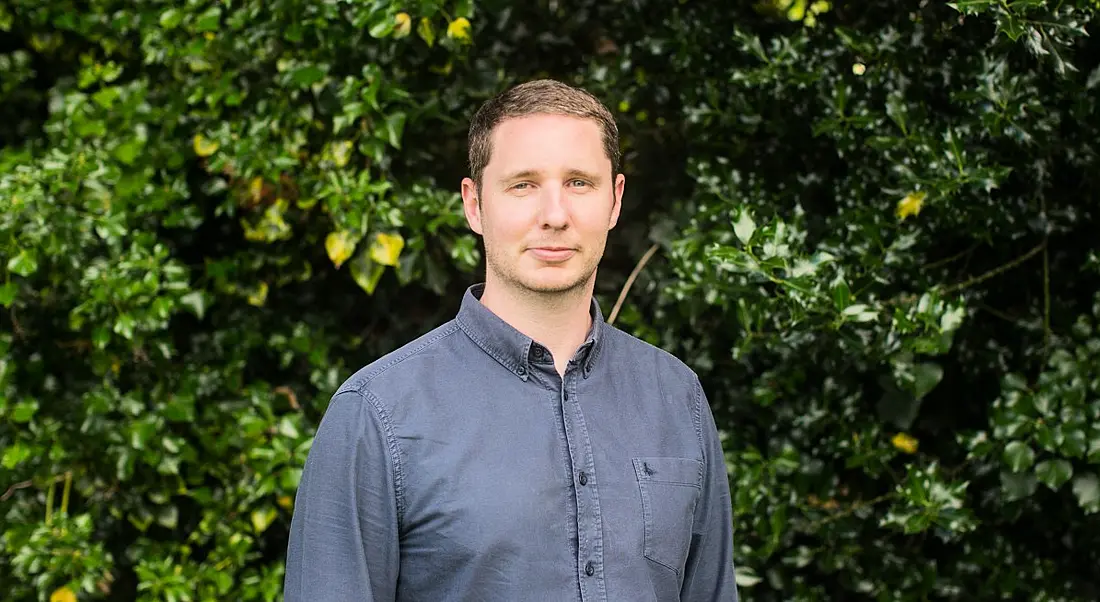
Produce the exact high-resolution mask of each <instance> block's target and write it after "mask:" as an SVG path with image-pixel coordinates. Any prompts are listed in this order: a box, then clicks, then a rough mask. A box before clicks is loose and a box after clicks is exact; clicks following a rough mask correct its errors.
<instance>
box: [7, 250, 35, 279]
mask: <svg viewBox="0 0 1100 602" xmlns="http://www.w3.org/2000/svg"><path fill="white" fill-rule="evenodd" d="M8 270H9V271H11V272H12V273H14V274H19V275H20V276H23V277H26V276H30V275H31V274H33V273H35V272H36V271H38V257H37V256H36V255H35V252H34V251H32V250H29V249H23V250H22V251H19V254H18V255H16V256H15V257H12V258H11V259H9V260H8Z"/></svg>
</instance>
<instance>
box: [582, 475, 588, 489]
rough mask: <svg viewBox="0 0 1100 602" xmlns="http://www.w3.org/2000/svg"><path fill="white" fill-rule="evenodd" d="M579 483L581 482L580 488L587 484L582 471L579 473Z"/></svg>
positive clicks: (585, 476)
mask: <svg viewBox="0 0 1100 602" xmlns="http://www.w3.org/2000/svg"><path fill="white" fill-rule="evenodd" d="M580 481H581V487H584V486H585V485H587V484H588V475H587V474H585V472H584V471H581V476H580Z"/></svg>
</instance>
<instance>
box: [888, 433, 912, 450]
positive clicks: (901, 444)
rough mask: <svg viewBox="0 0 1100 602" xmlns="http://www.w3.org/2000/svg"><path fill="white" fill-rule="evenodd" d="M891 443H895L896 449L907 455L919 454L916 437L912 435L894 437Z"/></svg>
mask: <svg viewBox="0 0 1100 602" xmlns="http://www.w3.org/2000/svg"><path fill="white" fill-rule="evenodd" d="M890 442H891V443H893V444H894V447H896V448H898V450H900V451H903V452H905V453H907V454H915V453H917V446H918V442H917V440H916V439H915V438H914V437H912V436H910V435H907V434H905V433H898V434H896V435H894V438H893V439H891V440H890Z"/></svg>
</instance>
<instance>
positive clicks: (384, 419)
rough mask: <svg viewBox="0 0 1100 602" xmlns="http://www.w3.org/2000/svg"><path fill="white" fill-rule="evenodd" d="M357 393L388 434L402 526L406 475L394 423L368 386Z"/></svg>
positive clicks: (394, 484)
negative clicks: (403, 470)
mask: <svg viewBox="0 0 1100 602" xmlns="http://www.w3.org/2000/svg"><path fill="white" fill-rule="evenodd" d="M356 393H359V395H360V396H361V397H362V398H363V399H364V400H365V401H366V402H367V403H369V404H370V406H371V407H372V408H373V409H374V413H375V414H376V415H377V417H378V422H379V424H381V425H382V430H383V431H384V432H385V434H386V448H387V449H388V450H389V456H390V465H391V466H392V467H393V489H394V497H395V499H396V505H397V524H398V526H400V525H401V524H403V523H404V519H405V479H404V473H403V472H402V470H401V449H400V447H399V446H398V443H397V435H396V434H395V433H394V430H393V422H392V421H391V420H390V416H389V414H388V413H387V412H386V410H385V408H384V407H383V405H382V400H381V399H379V398H378V396H377V395H375V394H374V393H373V392H372V391H370V390H368V389H367V387H366V384H364V385H363V386H361V387H360V388H358V389H357V390H356Z"/></svg>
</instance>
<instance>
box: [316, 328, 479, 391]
mask: <svg viewBox="0 0 1100 602" xmlns="http://www.w3.org/2000/svg"><path fill="white" fill-rule="evenodd" d="M456 332H460V331H459V327H458V324H457V322H455V321H454V320H449V321H447V322H445V323H443V324H441V325H440V326H437V327H436V328H433V329H432V330H430V331H428V332H426V333H424V334H423V335H421V336H419V337H417V338H415V339H413V340H411V341H409V342H408V343H405V344H404V345H402V346H400V347H398V348H397V349H394V350H393V351H391V352H389V353H387V354H385V355H383V356H381V357H379V358H378V359H376V360H374V361H372V362H371V363H369V364H367V365H365V366H363V367H361V368H359V369H358V370H356V371H355V373H353V374H352V375H351V376H349V377H348V378H347V379H346V380H345V381H344V382H343V383H341V385H340V387H339V388H337V390H336V392H335V393H334V394H333V395H334V396H338V395H341V394H343V393H356V394H358V395H360V396H363V397H368V398H370V397H374V396H375V395H377V394H378V393H379V391H384V390H385V388H386V386H387V384H389V383H391V382H393V381H402V382H408V381H410V380H415V379H417V378H419V377H420V376H421V375H420V372H422V371H425V370H430V368H431V363H432V360H431V357H430V356H431V355H432V354H433V352H435V351H438V350H439V349H440V348H441V347H446V346H447V345H448V343H449V339H452V337H453V335H454V334H455V333H456Z"/></svg>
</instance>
